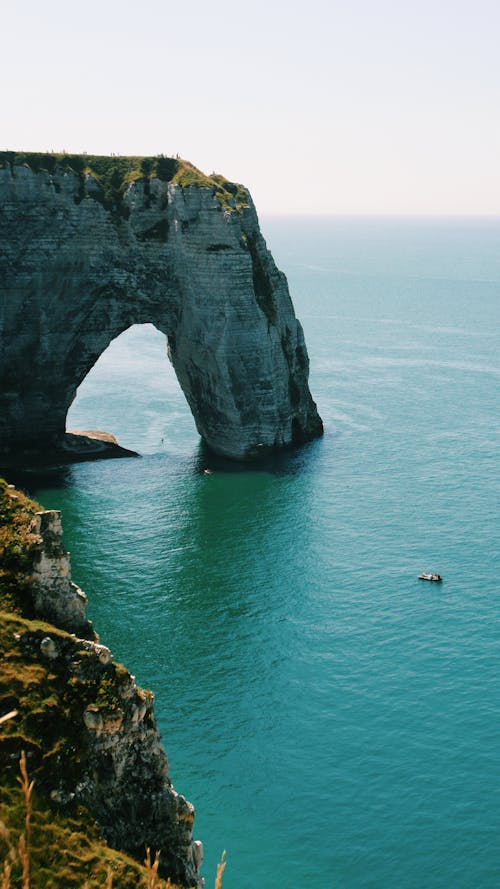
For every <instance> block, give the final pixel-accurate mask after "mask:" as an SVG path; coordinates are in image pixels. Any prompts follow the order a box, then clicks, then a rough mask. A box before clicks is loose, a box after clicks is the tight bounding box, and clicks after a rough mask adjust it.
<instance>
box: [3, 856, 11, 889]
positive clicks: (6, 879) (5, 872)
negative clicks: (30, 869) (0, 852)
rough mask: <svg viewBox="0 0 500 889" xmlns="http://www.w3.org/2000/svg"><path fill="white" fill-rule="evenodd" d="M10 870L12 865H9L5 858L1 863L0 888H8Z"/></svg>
mask: <svg viewBox="0 0 500 889" xmlns="http://www.w3.org/2000/svg"><path fill="white" fill-rule="evenodd" d="M11 870H12V865H10V864H9V862H8V861H7V859H6V860H5V861H4V863H3V872H2V882H1V883H0V889H10V872H11Z"/></svg>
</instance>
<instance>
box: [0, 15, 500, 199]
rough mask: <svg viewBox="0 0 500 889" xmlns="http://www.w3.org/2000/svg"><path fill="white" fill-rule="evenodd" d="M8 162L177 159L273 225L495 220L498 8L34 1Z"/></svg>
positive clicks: (12, 73) (499, 141) (6, 135)
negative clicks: (369, 218)
mask: <svg viewBox="0 0 500 889" xmlns="http://www.w3.org/2000/svg"><path fill="white" fill-rule="evenodd" d="M0 23H1V29H2V53H1V56H0V76H1V80H0V83H1V84H2V97H1V107H2V113H1V133H0V148H2V149H4V148H12V149H25V150H33V151H36V150H46V149H49V150H50V149H54V150H62V149H65V150H67V151H73V152H80V151H88V152H89V153H103V154H104V153H106V154H107V153H109V152H117V153H120V154H158V153H161V152H163V153H165V154H177V153H178V154H180V155H181V156H182V157H185V158H187V159H189V160H191V161H192V162H193V163H194V164H196V166H198V167H200V169H202V170H204V171H205V172H207V173H210V172H212V171H217V172H221V173H223V174H224V175H226V176H228V177H229V178H231V179H234V180H237V181H239V182H243V183H244V184H245V185H247V186H248V187H249V188H250V189H251V192H252V195H253V197H254V200H255V203H256V205H257V209H258V210H259V211H260V212H262V213H289V212H292V213H340V214H344V213H376V214H378V213H380V214H390V213H396V214H399V213H419V214H420V213H424V214H426V213H429V214H441V213H444V214H482V213H485V214H490V213H494V214H500V173H499V158H500V112H499V109H500V51H499V45H500V3H499V2H498V0H476V2H468V0H454V2H452V0H442V2H439V0H434V2H430V0H420V2H417V0H411V2H410V0H399V2H397V0H374V2H368V0H343V2H338V0H330V2H326V0H309V2H307V0H303V2H300V3H299V2H295V0H288V2H273V0H267V2H265V0H254V2H252V3H237V2H236V0H232V2H229V0H214V2H212V3H210V4H209V3H201V2H199V0H190V2H188V3H184V4H183V3H181V2H179V3H176V4H173V3H170V2H168V0H167V2H159V0H143V2H142V3H136V4H133V5H132V4H126V3H124V2H118V0H101V2H96V0H87V2H86V3H84V4H76V3H71V2H70V0H64V2H62V0H51V2H50V3H40V2H36V3H35V2H33V0H25V2H23V3H22V4H16V3H14V2H11V3H9V4H5V5H4V8H3V10H2V14H1V17H0Z"/></svg>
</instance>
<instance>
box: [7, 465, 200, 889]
mask: <svg viewBox="0 0 500 889" xmlns="http://www.w3.org/2000/svg"><path fill="white" fill-rule="evenodd" d="M42 621H43V622H42ZM0 650H1V655H2V656H1V658H0V716H1V715H2V714H4V713H6V712H8V711H12V710H14V711H15V716H14V718H12V719H11V720H9V721H8V722H7V723H6V724H4V725H3V726H0V775H1V776H2V780H1V784H0V804H1V806H2V820H3V821H5V819H6V818H7V821H9V819H8V814H9V812H10V811H11V809H12V806H11V801H12V796H13V791H12V787H14V788H15V784H16V777H15V776H16V773H17V764H18V762H19V756H20V752H21V750H24V751H25V752H26V754H27V763H28V769H29V773H30V778H32V779H34V781H35V787H36V801H35V802H36V806H37V807H38V809H37V812H36V813H35V816H36V817H35V818H34V821H35V823H36V824H38V826H40V824H41V822H42V819H43V818H44V819H45V820H48V821H49V822H54V829H55V828H56V827H57V825H59V826H61V825H62V827H63V828H66V827H67V828H68V829H69V830H70V832H71V833H72V834H74V833H75V831H81V830H82V824H83V830H84V832H85V833H88V834H89V835H90V834H91V833H92V826H91V825H92V822H91V821H90V822H89V819H88V815H87V816H85V814H83V815H82V807H84V810H83V811H84V813H85V812H86V813H89V814H90V816H92V819H95V820H96V821H97V823H98V825H99V828H100V832H101V834H102V836H103V837H104V839H105V840H106V841H107V843H108V844H109V846H112V847H113V848H114V849H118V850H121V851H123V852H127V853H129V855H132V856H134V857H136V858H137V860H138V861H139V862H142V861H144V858H145V850H146V849H147V848H148V847H149V848H150V849H151V852H152V855H153V856H154V854H155V852H156V851H158V850H159V851H160V873H162V874H163V875H164V876H165V877H170V878H171V879H172V880H173V882H174V883H175V884H176V885H177V884H181V885H183V886H189V887H195V886H196V887H200V886H201V884H202V881H201V878H200V876H199V866H200V863H201V859H202V846H201V843H200V842H198V841H193V838H192V827H193V821H194V809H193V806H192V805H191V803H189V802H187V800H186V799H185V798H184V797H183V796H180V795H179V794H178V793H176V791H175V790H174V788H173V786H172V784H171V782H170V780H169V778H168V761H167V756H166V753H165V750H164V748H163V746H162V743H161V739H160V736H159V733H158V729H157V726H156V720H155V715H154V710H153V695H152V693H151V692H148V691H144V690H142V689H141V688H139V687H138V686H137V685H136V682H135V678H134V677H133V676H131V674H130V673H129V672H128V670H127V669H126V668H125V667H123V666H122V665H121V664H117V663H116V662H115V661H114V660H113V657H112V655H111V652H110V651H109V649H108V648H107V647H106V646H105V645H102V644H100V643H99V642H98V641H97V637H96V635H95V633H94V631H93V628H92V625H91V624H90V623H89V622H88V621H87V620H86V618H85V597H84V595H83V593H82V592H81V591H80V590H79V589H78V587H76V585H75V584H74V583H73V582H72V581H71V572H70V568H69V558H68V554H67V553H66V552H65V551H64V549H63V547H62V542H61V517H60V513H59V512H57V511H55V510H49V511H45V510H40V508H39V507H38V505H37V504H35V503H33V502H32V501H30V500H29V499H28V498H27V497H25V496H24V495H23V494H22V493H21V492H19V491H16V490H15V489H14V487H13V486H9V485H7V484H6V482H4V481H3V480H1V479H0ZM187 730H188V729H187ZM61 819H62V820H61ZM65 819H66V820H65ZM68 819H69V820H68ZM86 819H87V820H86ZM17 821H18V819H17ZM9 823H11V824H12V829H13V830H16V829H17V824H16V817H14V816H12V819H11V822H9ZM5 836H6V835H5V830H4V831H3V833H2V831H0V861H1V860H2V855H3V854H6V853H5V850H4V849H3V848H2V844H4V845H5ZM47 836H48V835H47ZM47 836H45V837H43V835H42V836H41V837H40V843H39V846H40V848H39V853H37V852H36V849H35V845H36V844H34V850H33V854H34V858H35V860H34V867H38V868H42V870H43V868H46V869H47V868H48V870H46V871H45V872H44V873H42V872H41V871H40V873H39V882H38V883H37V885H50V886H52V885H57V886H62V885H65V886H66V885H67V886H73V882H72V881H69V879H68V877H67V876H66V877H65V878H64V880H62V879H56V878H55V877H54V873H53V871H54V869H56V868H58V867H61V864H60V862H61V861H63V858H64V855H63V852H64V850H63V849H58V850H57V852H56V854H55V857H53V858H51V855H52V853H49V851H48V846H49V845H50V844H49V841H48V839H47ZM61 836H63V834H61ZM64 842H68V843H69V840H68V839H67V837H66V839H65V840H64ZM85 842H86V844H87V853H86V855H83V862H82V861H80V863H78V862H77V860H76V858H75V855H74V853H73V857H71V853H68V851H67V850H66V852H65V853H64V854H70V858H71V861H70V864H69V865H68V867H69V870H70V871H71V873H72V875H73V876H74V877H75V880H76V885H78V886H82V885H83V883H84V882H85V884H86V885H87V878H88V877H89V876H90V874H91V871H93V868H94V870H96V869H97V870H96V873H97V876H98V872H99V867H101V868H102V858H103V856H104V854H105V851H102V850H100V851H99V850H98V852H97V855H96V856H94V855H93V854H90V839H88V838H87V840H85ZM71 843H73V840H71ZM37 855H38V860H37ZM94 858H95V860H94ZM117 860H118V859H117ZM100 862H101V863H100ZM78 866H80V867H81V868H82V873H80V874H78V872H77V870H75V869H77V868H78ZM94 866H95V867H94ZM112 866H113V868H115V869H116V861H115V860H112ZM120 866H122V867H124V868H125V871H127V873H128V874H129V876H130V880H131V882H132V885H135V886H137V885H142V881H138V880H137V877H136V881H135V882H134V880H133V873H132V875H130V866H129V865H127V863H126V861H124V862H123V861H122V862H121V865H120ZM78 877H80V882H78ZM128 879H129V877H127V879H125V876H124V877H123V884H122V883H121V882H120V885H124V886H126V885H129V883H128ZM12 885H13V884H12ZM16 885H17V883H16ZM89 885H91V884H90V882H89ZM92 885H94V884H93V883H92ZM98 885H103V881H102V879H101V880H100V881H98ZM148 885H149V884H148Z"/></svg>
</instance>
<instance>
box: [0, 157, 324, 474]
mask: <svg viewBox="0 0 500 889" xmlns="http://www.w3.org/2000/svg"><path fill="white" fill-rule="evenodd" d="M2 157H3V160H2ZM84 160H85V159H84ZM104 160H108V161H109V162H110V163H111V162H112V160H113V159H102V158H101V159H99V158H96V159H95V164H94V166H95V167H96V168H97V169H101V168H100V167H99V161H100V162H103V161H104ZM121 160H124V161H125V160H127V159H121ZM129 160H132V159H129ZM139 160H140V159H139ZM167 160H168V159H165V161H167ZM146 162H148V163H149V166H148V163H146ZM2 163H3V168H1V169H0V245H1V250H0V453H1V451H2V450H3V452H4V453H8V452H9V451H10V452H12V451H13V450H15V449H17V448H23V449H29V448H30V447H31V448H37V447H40V445H41V444H42V443H45V445H46V446H51V445H54V444H56V443H57V442H58V441H60V440H61V437H62V436H63V434H64V430H65V421H66V414H67V411H68V408H69V406H70V404H71V402H72V401H73V399H74V397H75V394H76V390H77V387H78V386H79V384H80V383H81V382H82V380H83V379H84V377H85V376H86V374H87V373H88V372H89V370H90V369H91V367H92V366H93V365H94V363H95V362H96V361H97V359H98V358H99V356H100V355H101V353H102V352H103V351H104V350H105V349H106V347H107V346H108V345H109V343H110V342H111V340H112V339H114V338H115V337H116V336H118V335H119V334H120V333H122V332H123V331H124V330H126V329H127V328H128V327H129V326H130V325H132V324H136V323H145V322H151V323H153V324H154V325H155V326H156V327H157V328H158V329H159V330H161V331H163V333H165V335H166V337H167V339H168V353H169V357H170V359H171V361H172V364H173V366H174V369H175V372H176V374H177V377H178V379H179V382H180V385H181V387H182V389H183V392H184V394H185V396H186V399H187V401H188V403H189V405H190V408H191V411H192V413H193V416H194V419H195V422H196V426H197V429H198V431H199V433H200V435H202V436H203V438H204V439H205V441H206V442H207V443H208V445H209V446H210V447H211V448H212V449H213V450H214V451H216V452H217V453H220V454H223V455H225V456H229V457H233V458H237V459H248V458H252V457H254V456H258V455H259V454H261V453H265V452H267V451H269V450H273V449H276V448H282V447H286V446H288V445H290V444H293V443H300V442H303V441H306V440H309V439H311V438H313V437H315V436H317V435H320V434H321V432H322V424H321V420H320V418H319V416H318V413H317V410H316V406H315V404H314V402H313V401H312V398H311V395H310V392H309V388H308V382H307V381H308V370H309V363H308V356H307V351H306V346H305V343H304V337H303V333H302V328H301V326H300V323H299V322H298V320H297V319H296V318H295V315H294V311H293V306H292V303H291V300H290V296H289V292H288V287H287V282H286V279H285V276H284V275H283V274H282V273H281V272H280V271H278V269H277V268H276V266H275V264H274V262H273V259H272V256H271V254H270V253H269V251H268V250H267V248H266V244H265V242H264V240H263V238H262V235H261V233H260V230H259V225H258V220H257V216H256V213H255V209H254V207H253V204H252V201H251V198H250V196H249V194H248V192H246V191H245V190H244V189H242V188H241V187H239V186H234V185H232V184H231V183H225V180H222V178H221V177H212V178H211V179H206V177H202V176H201V174H200V177H199V179H196V176H195V177H194V178H193V176H186V175H184V178H182V175H180V173H179V169H177V167H178V166H179V162H174V161H172V162H171V163H172V166H171V168H169V172H168V173H167V174H165V172H164V171H163V172H158V175H156V173H155V170H154V168H152V160H151V159H147V158H146V159H142V161H141V164H140V168H139V169H138V170H136V172H135V173H134V172H133V170H132V173H130V172H129V174H128V179H124V180H123V181H122V183H121V185H120V184H119V183H118V184H117V185H116V187H115V190H114V192H113V191H112V192H110V191H109V186H105V184H103V181H104V180H103V175H102V174H101V176H99V175H98V174H97V173H96V172H95V171H93V170H92V169H89V168H85V167H84V166H83V163H82V164H81V165H80V166H81V167H82V168H81V169H77V170H73V169H71V168H70V167H68V166H64V163H63V162H62V161H58V162H56V161H55V160H54V162H53V163H51V164H46V166H50V168H51V169H50V171H48V170H44V169H43V168H40V167H43V164H41V165H40V164H38V167H37V169H36V170H35V169H31V168H30V167H29V166H27V165H20V164H19V163H18V162H16V158H15V157H12V158H11V159H10V161H9V160H8V159H7V157H6V153H4V155H3V156H1V155H0V164H2ZM89 163H90V161H89ZM176 164H177V167H176ZM75 166H78V165H75ZM150 169H152V172H149V170H150ZM176 169H177V173H176V175H174V171H175V170H176ZM181 173H182V170H181ZM120 175H121V174H120ZM134 176H135V178H134ZM160 176H161V178H160ZM116 181H117V182H118V180H116ZM190 182H194V183H195V184H189V183H190ZM224 183H225V184H224ZM106 187H108V191H106ZM110 195H111V196H110Z"/></svg>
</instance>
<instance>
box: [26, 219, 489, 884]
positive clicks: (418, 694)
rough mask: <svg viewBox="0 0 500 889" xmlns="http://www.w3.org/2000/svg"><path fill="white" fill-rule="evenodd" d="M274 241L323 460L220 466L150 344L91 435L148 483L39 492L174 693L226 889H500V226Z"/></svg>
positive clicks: (293, 227)
mask: <svg viewBox="0 0 500 889" xmlns="http://www.w3.org/2000/svg"><path fill="white" fill-rule="evenodd" d="M262 227H263V232H264V235H265V237H266V240H267V243H268V246H269V248H270V249H271V251H272V252H273V255H274V257H275V259H276V261H277V263H278V265H279V266H280V268H282V269H283V270H284V271H285V272H286V274H287V276H288V281H289V285H290V290H291V293H292V297H293V300H294V303H295V308H296V312H297V315H298V317H299V318H300V319H301V321H302V324H303V327H304V330H305V335H306V342H307V346H308V350H309V356H310V362H311V374H310V384H311V390H312V392H313V396H314V398H315V400H316V401H317V403H318V407H319V411H320V414H321V416H322V417H323V420H324V423H325V436H324V438H323V439H322V440H320V441H317V442H314V443H313V444H311V445H308V446H306V447H304V448H303V449H302V450H300V451H297V452H294V453H290V454H286V455H284V456H281V457H279V458H276V459H274V460H271V461H270V462H269V463H267V464H266V465H264V466H262V467H260V468H252V469H248V468H243V467H240V466H237V465H231V464H227V463H223V462H222V461H218V460H216V459H214V458H212V457H211V456H210V455H208V454H207V453H206V452H205V451H204V449H203V448H202V447H201V446H200V442H199V438H198V436H197V434H196V431H195V427H194V423H193V420H192V418H191V415H190V412H189V409H188V406H187V403H186V402H185V400H184V397H183V395H182V393H181V391H180V387H179V385H178V383H177V381H176V379H175V376H174V374H173V371H172V368H171V366H170V364H169V362H168V360H167V358H166V354H165V342H164V338H163V336H162V335H161V334H160V333H159V332H158V331H156V330H155V329H154V328H153V327H152V326H150V325H146V326H143V327H134V328H131V329H130V330H129V331H128V332H127V333H125V334H123V335H122V336H121V337H120V338H119V339H117V340H116V341H115V342H114V343H113V344H112V345H111V346H110V348H109V349H108V351H107V352H106V353H105V354H104V355H103V356H102V357H101V359H100V360H99V362H98V364H97V365H96V367H95V368H94V369H93V371H92V372H91V373H90V374H89V376H88V377H87V379H86V380H85V382H84V383H83V385H82V386H81V388H80V392H79V395H78V398H77V399H76V401H75V403H74V405H73V407H72V409H71V412H70V415H69V419H68V428H70V429H71V428H83V429H85V428H87V429H88V428H90V429H102V430H107V431H110V432H113V433H114V434H115V435H116V436H117V437H118V439H119V441H120V442H121V444H123V445H125V446H128V447H131V448H134V449H136V450H138V451H140V452H141V454H142V455H143V457H142V459H140V460H133V459H127V460H116V461H109V462H101V463H99V462H97V463H83V464H80V465H74V466H71V467H63V468H54V469H51V470H47V471H44V472H26V473H22V474H21V475H19V474H16V481H21V482H22V483H23V484H24V486H25V487H28V488H29V490H30V491H31V492H32V493H34V494H35V495H36V496H37V497H38V498H39V499H40V500H41V501H42V503H43V504H44V505H45V506H46V507H47V508H58V509H62V510H63V524H64V529H65V544H66V546H67V548H68V549H69V550H70V551H71V556H72V565H73V576H74V579H75V580H76V581H77V582H78V583H79V584H80V585H81V586H82V587H83V588H84V589H85V590H86V592H87V593H88V597H89V616H90V617H91V618H92V619H93V620H94V623H95V626H96V628H97V629H98V631H99V633H100V634H101V637H102V639H103V641H104V642H105V643H106V644H107V645H109V646H110V648H111V649H112V651H113V653H114V655H115V657H116V658H117V659H120V660H122V661H124V662H125V663H126V664H127V666H128V667H129V669H130V670H131V671H132V672H133V673H134V674H135V675H136V677H137V681H138V682H139V684H141V685H142V686H144V687H150V688H152V689H153V690H154V692H155V695H156V712H157V716H158V721H159V724H160V728H161V731H162V736H163V739H164V743H165V745H166V748H167V750H168V754H169V759H170V773H171V777H172V780H173V782H174V784H175V787H176V789H177V790H178V791H179V792H181V793H183V794H184V795H185V796H187V797H188V799H190V800H191V801H192V802H193V803H194V805H195V807H196V810H197V819H196V824H195V828H196V829H195V836H196V837H197V838H200V839H202V840H203V842H204V845H205V865H204V869H203V872H204V874H205V876H206V878H207V889H208V887H210V886H213V880H214V873H215V864H216V861H217V860H218V859H219V857H220V854H221V852H222V850H223V849H226V850H227V862H228V863H227V869H226V873H225V875H224V883H223V885H224V889H277V887H284V889H285V887H286V889H291V887H301V889H305V887H311V889H312V887H315V889H320V887H321V889H498V886H500V681H499V653H500V622H499V614H500V608H499V595H498V586H499V584H498V577H499V574H500V565H499V551H500V546H499V534H498V515H497V507H498V493H499V484H498V467H499V436H498V433H499V412H498V394H499V372H500V369H499V361H498V356H499V342H498V322H499V302H500V300H499V296H500V220H498V219H497V220H495V219H483V220H481V219H475V220H453V219H440V220H430V219H391V220H388V219H385V220H384V219H373V218H372V219H339V218H337V219H309V218H301V219H298V218H295V219H287V218H266V219H264V220H263V221H262ZM206 467H210V468H212V469H213V470H214V471H213V474H212V475H205V474H203V471H202V470H203V469H204V468H206ZM422 570H425V571H439V572H440V573H441V574H442V575H443V577H444V582H443V583H442V584H441V585H437V584H430V583H425V582H422V581H419V580H418V579H417V575H418V574H419V573H420V572H421V571H422Z"/></svg>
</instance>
